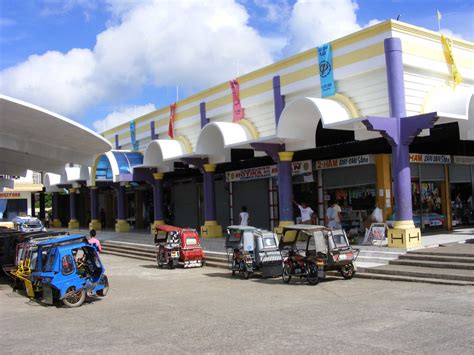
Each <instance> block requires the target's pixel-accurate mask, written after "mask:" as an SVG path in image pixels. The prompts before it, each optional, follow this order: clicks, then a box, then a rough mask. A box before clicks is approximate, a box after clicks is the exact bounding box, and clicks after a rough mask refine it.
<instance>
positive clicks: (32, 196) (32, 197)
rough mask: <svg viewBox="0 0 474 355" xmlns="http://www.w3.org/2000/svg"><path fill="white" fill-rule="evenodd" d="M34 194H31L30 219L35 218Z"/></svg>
mask: <svg viewBox="0 0 474 355" xmlns="http://www.w3.org/2000/svg"><path fill="white" fill-rule="evenodd" d="M35 205H36V194H35V193H34V192H32V193H31V217H36V208H35Z"/></svg>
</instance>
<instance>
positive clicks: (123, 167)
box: [90, 150, 143, 186]
mask: <svg viewBox="0 0 474 355" xmlns="http://www.w3.org/2000/svg"><path fill="white" fill-rule="evenodd" d="M142 164H143V155H142V153H140V152H131V151H128V150H112V151H110V152H107V153H104V154H101V155H99V156H97V158H96V160H95V163H94V165H93V166H92V171H91V178H90V184H91V185H92V186H95V185H96V183H97V182H98V181H102V182H123V181H132V180H133V168H134V167H136V166H141V165H142Z"/></svg>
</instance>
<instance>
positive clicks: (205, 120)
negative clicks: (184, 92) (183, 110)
mask: <svg viewBox="0 0 474 355" xmlns="http://www.w3.org/2000/svg"><path fill="white" fill-rule="evenodd" d="M199 113H200V115H201V128H203V127H204V126H205V125H207V123H208V122H209V119H208V118H207V117H206V103H205V102H201V103H200V104H199Z"/></svg>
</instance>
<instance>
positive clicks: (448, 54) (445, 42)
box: [441, 34, 462, 88]
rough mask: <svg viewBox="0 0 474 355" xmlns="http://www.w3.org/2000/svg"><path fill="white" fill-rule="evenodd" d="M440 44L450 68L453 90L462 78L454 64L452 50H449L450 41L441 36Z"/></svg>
mask: <svg viewBox="0 0 474 355" xmlns="http://www.w3.org/2000/svg"><path fill="white" fill-rule="evenodd" d="M441 44H442V46H443V53H444V59H445V60H446V64H448V65H449V66H450V71H451V76H452V77H453V88H455V87H456V86H457V85H458V84H461V83H462V76H461V74H460V73H459V70H458V66H457V65H456V62H455V61H454V56H453V50H452V48H451V40H450V39H449V38H446V37H445V36H444V35H443V34H441Z"/></svg>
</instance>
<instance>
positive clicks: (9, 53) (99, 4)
mask: <svg viewBox="0 0 474 355" xmlns="http://www.w3.org/2000/svg"><path fill="white" fill-rule="evenodd" d="M437 9H439V10H440V11H441V13H442V15H443V17H442V23H441V27H442V31H445V32H447V33H448V34H454V35H455V36H456V37H462V38H463V39H466V40H470V41H474V28H473V26H474V25H473V24H474V0H471V1H468V0H437V1H436V0H434V1H430V0H357V1H351V0H307V1H304V0H298V1H296V0H273V1H271V0H238V1H236V0H25V1H12V0H0V93H2V94H6V95H9V96H13V97H15V98H19V99H23V100H25V101H28V102H32V103H34V104H37V105H39V106H42V107H45V108H47V109H50V110H53V111H55V112H58V113H60V114H63V115H65V116H67V117H69V118H71V119H74V120H76V121H78V122H80V123H82V124H84V125H86V126H88V127H90V128H93V129H98V130H99V131H100V130H102V129H104V128H109V127H110V126H113V125H116V124H119V123H121V122H124V120H127V121H128V120H131V119H133V118H135V117H138V116H140V115H142V114H145V113H147V112H149V111H151V110H153V109H155V108H159V107H162V106H166V105H168V104H169V103H171V102H173V101H175V100H176V86H179V98H184V97H185V96H188V95H190V94H192V93H195V92H197V91H199V90H201V89H204V88H206V87H209V86H211V85H215V84H218V83H221V82H224V81H227V80H229V79H231V78H233V77H235V76H237V75H238V74H243V73H245V72H248V71H251V70H254V69H257V68H259V67H261V66H264V65H267V64H270V63H272V62H274V61H277V60H279V59H282V58H284V57H286V56H288V55H291V54H294V53H297V52H300V51H302V50H305V49H308V48H311V47H314V46H317V45H319V44H321V43H324V42H327V41H330V40H332V39H335V38H338V37H341V36H343V35H345V34H348V33H351V32H354V31H357V30H359V29H361V28H363V27H366V26H368V25H370V24H372V23H376V22H377V21H383V20H386V19H389V18H396V17H397V16H398V15H400V20H401V21H404V22H408V23H411V24H414V25H418V26H421V27H425V28H429V29H432V30H437V27H438V25H437V21H436V10H437Z"/></svg>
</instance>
